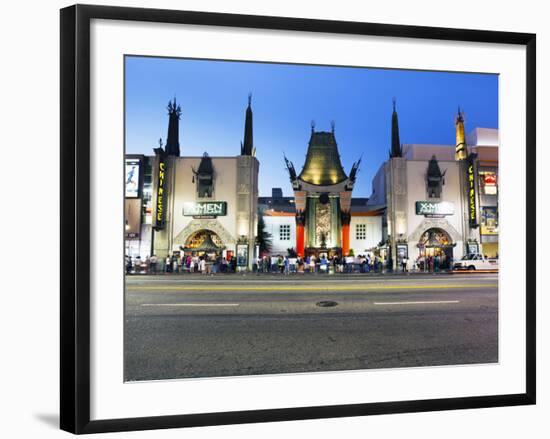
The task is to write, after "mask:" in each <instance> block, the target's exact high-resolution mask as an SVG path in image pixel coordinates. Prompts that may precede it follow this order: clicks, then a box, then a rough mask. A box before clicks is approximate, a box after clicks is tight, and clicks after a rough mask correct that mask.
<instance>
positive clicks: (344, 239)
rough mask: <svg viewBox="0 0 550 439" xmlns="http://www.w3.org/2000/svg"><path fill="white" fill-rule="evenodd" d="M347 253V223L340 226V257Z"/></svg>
mask: <svg viewBox="0 0 550 439" xmlns="http://www.w3.org/2000/svg"><path fill="white" fill-rule="evenodd" d="M348 253H349V223H348V224H342V256H346V255H347V254H348Z"/></svg>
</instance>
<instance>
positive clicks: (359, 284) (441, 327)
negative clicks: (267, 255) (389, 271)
mask: <svg viewBox="0 0 550 439" xmlns="http://www.w3.org/2000/svg"><path fill="white" fill-rule="evenodd" d="M497 285H498V280H497V275H495V274H463V275H436V276H434V275H427V276H426V275H414V276H403V275H401V276H385V277H381V276H378V277H376V276H348V277H345V276H344V277H336V276H326V275H318V276H299V275H294V276H290V277H286V276H269V275H265V276H253V275H249V276H246V277H243V276H239V275H230V276H220V277H201V276H189V275H184V276H179V277H177V276H175V277H170V276H158V277H143V276H129V277H127V279H126V317H125V379H126V380H127V381H135V380H158V379H172V378H187V377H213V376H235V375H255V374H273V373H295V372H313V371H330V370H351V369H372V368H390V367H415V366H433V365H450V364H453V365H456V364H473V363H492V362H496V361H498V288H497ZM327 301H328V302H335V303H336V305H335V306H319V302H327ZM325 304H326V303H325ZM328 304H329V305H330V304H331V303H328Z"/></svg>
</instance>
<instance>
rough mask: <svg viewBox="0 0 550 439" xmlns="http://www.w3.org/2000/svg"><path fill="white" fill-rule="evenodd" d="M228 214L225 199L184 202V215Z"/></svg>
mask: <svg viewBox="0 0 550 439" xmlns="http://www.w3.org/2000/svg"><path fill="white" fill-rule="evenodd" d="M224 215H227V203H226V202H225V201H198V202H196V203H195V202H188V203H183V216H224Z"/></svg>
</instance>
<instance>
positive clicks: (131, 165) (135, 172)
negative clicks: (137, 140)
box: [125, 159, 140, 198]
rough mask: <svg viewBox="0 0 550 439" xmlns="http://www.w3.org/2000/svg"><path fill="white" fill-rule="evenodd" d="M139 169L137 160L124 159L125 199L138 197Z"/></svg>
mask: <svg viewBox="0 0 550 439" xmlns="http://www.w3.org/2000/svg"><path fill="white" fill-rule="evenodd" d="M139 169H140V162H139V159H125V181H126V184H125V188H126V189H125V192H126V193H125V196H126V198H138V197H139Z"/></svg>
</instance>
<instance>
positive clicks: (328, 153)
mask: <svg viewBox="0 0 550 439" xmlns="http://www.w3.org/2000/svg"><path fill="white" fill-rule="evenodd" d="M360 161H361V160H359V161H357V162H355V163H354V164H353V166H352V168H351V170H350V173H349V176H348V175H347V174H346V172H345V171H344V168H343V167H342V163H341V161H340V154H339V152H338V144H337V142H336V136H335V134H334V123H332V129H331V131H315V125H314V124H313V123H312V125H311V136H310V139H309V145H308V150H307V155H306V161H305V164H304V167H303V168H302V172H300V175H297V173H296V170H295V168H294V165H293V163H292V162H290V161H289V160H288V159H287V158H286V157H285V162H286V167H287V169H288V172H289V175H290V181H291V183H292V188H293V190H294V200H295V206H296V252H297V253H298V255H300V256H305V255H311V254H316V255H317V254H319V253H328V254H340V255H347V254H348V253H349V250H350V221H351V194H352V191H353V185H354V183H355V178H356V174H357V170H358V168H359V164H360Z"/></svg>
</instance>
